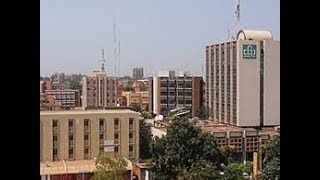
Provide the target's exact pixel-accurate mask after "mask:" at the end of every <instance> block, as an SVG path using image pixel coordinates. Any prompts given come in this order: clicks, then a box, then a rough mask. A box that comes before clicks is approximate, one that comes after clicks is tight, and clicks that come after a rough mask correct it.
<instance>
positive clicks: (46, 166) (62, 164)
mask: <svg viewBox="0 0 320 180" xmlns="http://www.w3.org/2000/svg"><path fill="white" fill-rule="evenodd" d="M126 161H127V170H132V163H131V162H130V161H129V160H128V159H126ZM95 169H96V168H95V162H94V160H79V161H51V162H40V175H48V174H76V173H81V172H93V171H94V170H95Z"/></svg>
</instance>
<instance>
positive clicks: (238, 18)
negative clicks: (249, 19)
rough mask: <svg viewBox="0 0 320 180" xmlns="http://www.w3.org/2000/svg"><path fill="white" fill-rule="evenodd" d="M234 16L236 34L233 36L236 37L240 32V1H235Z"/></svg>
mask: <svg viewBox="0 0 320 180" xmlns="http://www.w3.org/2000/svg"><path fill="white" fill-rule="evenodd" d="M235 15H236V28H235V31H236V32H235V36H237V33H238V32H239V30H240V0H236V10H235ZM233 38H234V37H233Z"/></svg>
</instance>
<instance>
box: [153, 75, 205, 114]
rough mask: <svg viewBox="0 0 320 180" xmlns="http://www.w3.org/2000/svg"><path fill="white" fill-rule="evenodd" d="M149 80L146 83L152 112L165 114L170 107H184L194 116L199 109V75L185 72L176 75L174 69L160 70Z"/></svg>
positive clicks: (200, 102) (200, 81)
mask: <svg viewBox="0 0 320 180" xmlns="http://www.w3.org/2000/svg"><path fill="white" fill-rule="evenodd" d="M149 81H152V82H149V83H148V84H149V92H150V94H151V93H152V96H150V101H152V108H153V113H154V114H162V115H166V112H168V111H170V110H172V109H175V108H177V107H178V108H179V107H184V108H185V109H187V110H190V116H192V117H194V116H196V113H197V111H199V110H200V108H201V105H202V102H203V94H202V93H203V91H202V84H203V78H202V77H201V76H190V75H189V74H187V73H185V72H180V73H179V74H178V75H177V76H176V75H175V72H174V71H162V72H159V74H158V76H155V77H153V79H149ZM150 85H152V90H150ZM150 104H151V103H150Z"/></svg>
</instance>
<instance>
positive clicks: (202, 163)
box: [151, 117, 227, 179]
mask: <svg viewBox="0 0 320 180" xmlns="http://www.w3.org/2000/svg"><path fill="white" fill-rule="evenodd" d="M151 154H152V158H153V161H154V162H155V164H156V165H155V166H154V172H155V174H156V177H157V179H178V178H180V179H189V178H191V179H192V178H196V177H198V178H199V177H202V178H204V179H207V178H209V179H212V178H214V177H216V176H217V175H218V172H219V171H218V170H219V169H220V163H227V162H226V158H225V157H224V156H223V154H222V153H221V152H220V150H219V149H218V148H217V145H216V141H215V139H214V137H213V135H212V134H208V133H203V132H201V129H199V128H197V127H195V126H193V125H192V124H191V123H190V122H189V120H188V119H187V118H179V117H176V118H175V119H174V120H172V123H171V124H170V125H169V127H168V128H167V135H166V136H165V137H163V138H155V140H154V142H153V143H152V146H151Z"/></svg>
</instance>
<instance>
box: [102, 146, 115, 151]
mask: <svg viewBox="0 0 320 180" xmlns="http://www.w3.org/2000/svg"><path fill="white" fill-rule="evenodd" d="M104 152H114V146H106V147H104Z"/></svg>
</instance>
